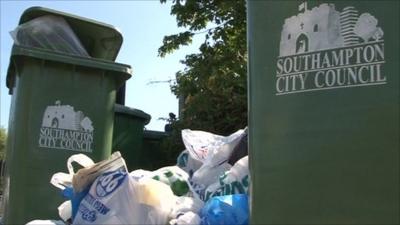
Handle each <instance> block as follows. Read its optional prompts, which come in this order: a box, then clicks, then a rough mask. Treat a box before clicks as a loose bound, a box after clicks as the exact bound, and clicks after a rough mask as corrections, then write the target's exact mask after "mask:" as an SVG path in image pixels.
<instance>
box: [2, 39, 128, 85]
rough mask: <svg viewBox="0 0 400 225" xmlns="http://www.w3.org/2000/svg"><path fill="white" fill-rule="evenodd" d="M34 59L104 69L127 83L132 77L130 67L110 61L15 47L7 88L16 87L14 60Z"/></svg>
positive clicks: (9, 68)
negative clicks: (116, 74)
mask: <svg viewBox="0 0 400 225" xmlns="http://www.w3.org/2000/svg"><path fill="white" fill-rule="evenodd" d="M21 56H22V57H32V58H38V59H42V60H47V61H54V62H60V63H65V64H71V65H77V66H84V67H91V68H96V69H103V70H107V71H113V72H115V73H118V76H116V79H118V80H122V81H125V80H127V79H129V78H130V77H131V76H132V75H131V74H132V70H131V67H130V66H129V65H126V64H121V63H115V62H112V61H109V60H102V59H96V58H86V57H80V56H75V55H68V54H61V53H57V52H53V51H49V50H44V49H41V48H30V47H23V46H16V45H14V46H13V48H12V51H11V57H10V65H9V67H8V71H7V78H6V86H7V88H9V89H10V93H12V92H11V89H12V88H13V87H14V81H13V79H12V77H14V76H15V68H14V67H15V65H14V63H13V60H14V58H15V60H18V59H17V58H18V57H21Z"/></svg>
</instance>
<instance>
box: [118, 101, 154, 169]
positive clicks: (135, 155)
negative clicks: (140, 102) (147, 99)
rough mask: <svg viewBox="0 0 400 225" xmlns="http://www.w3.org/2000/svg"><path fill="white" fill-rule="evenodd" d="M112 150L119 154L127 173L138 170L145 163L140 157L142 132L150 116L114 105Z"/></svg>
mask: <svg viewBox="0 0 400 225" xmlns="http://www.w3.org/2000/svg"><path fill="white" fill-rule="evenodd" d="M114 111H115V117H114V131H113V143H112V150H113V151H119V152H121V155H122V157H123V158H124V160H125V163H126V166H127V167H128V170H129V171H132V170H135V169H140V168H142V167H141V166H142V165H143V164H144V163H145V162H144V161H143V159H142V157H141V153H142V145H143V130H144V126H145V124H147V123H149V121H150V118H151V117H150V115H148V114H146V113H144V112H143V111H141V110H137V109H132V108H129V107H126V106H123V105H119V104H116V105H115V109H114Z"/></svg>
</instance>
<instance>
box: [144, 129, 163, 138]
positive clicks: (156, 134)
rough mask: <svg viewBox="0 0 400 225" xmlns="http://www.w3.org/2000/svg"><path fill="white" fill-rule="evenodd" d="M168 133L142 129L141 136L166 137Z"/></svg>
mask: <svg viewBox="0 0 400 225" xmlns="http://www.w3.org/2000/svg"><path fill="white" fill-rule="evenodd" d="M168 136H169V134H168V133H166V132H163V131H155V130H144V131H143V138H144V139H156V140H158V139H161V138H166V137H168Z"/></svg>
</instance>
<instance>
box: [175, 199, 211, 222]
mask: <svg viewBox="0 0 400 225" xmlns="http://www.w3.org/2000/svg"><path fill="white" fill-rule="evenodd" d="M203 206H204V202H203V201H201V200H200V199H197V198H192V197H179V198H177V199H176V201H175V204H174V206H173V208H172V211H171V214H170V217H171V218H178V217H179V216H180V215H182V214H184V213H187V212H193V213H196V214H199V212H200V210H201V209H202V208H203Z"/></svg>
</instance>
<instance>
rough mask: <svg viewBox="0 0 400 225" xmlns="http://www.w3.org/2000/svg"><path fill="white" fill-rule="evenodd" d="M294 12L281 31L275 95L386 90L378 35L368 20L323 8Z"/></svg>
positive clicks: (327, 6) (378, 30)
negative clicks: (366, 88)
mask: <svg viewBox="0 0 400 225" xmlns="http://www.w3.org/2000/svg"><path fill="white" fill-rule="evenodd" d="M299 11H300V12H299V14H297V15H295V16H292V17H290V18H287V19H286V20H285V23H284V25H283V29H282V33H281V40H280V48H279V57H278V58H277V64H276V83H275V84H276V95H286V94H296V93H302V92H311V91H322V90H329V89H337V88H352V87H361V86H372V85H384V84H386V82H387V79H386V77H385V75H384V74H383V65H384V63H385V54H384V39H383V36H384V32H383V30H382V29H381V28H380V27H379V26H378V20H377V19H376V18H375V17H374V16H373V15H371V14H370V13H368V12H365V13H362V14H360V13H359V11H358V10H357V9H356V8H355V7H352V6H347V7H345V8H344V9H343V10H342V11H337V10H336V9H335V5H334V4H326V3H324V4H321V5H319V6H317V7H314V8H312V9H308V8H307V2H303V3H302V4H300V5H299Z"/></svg>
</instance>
